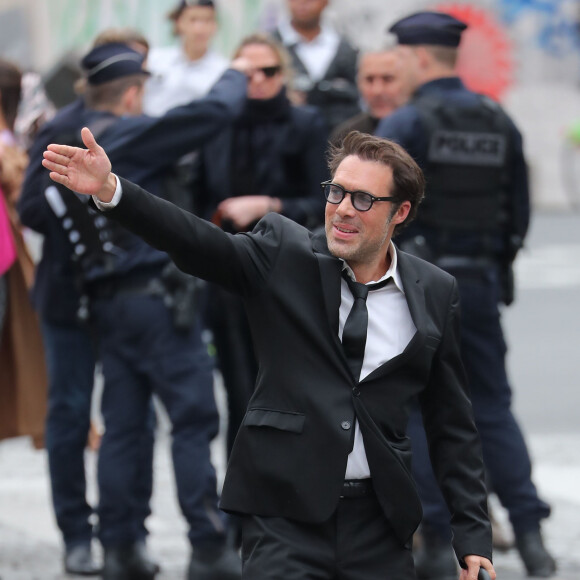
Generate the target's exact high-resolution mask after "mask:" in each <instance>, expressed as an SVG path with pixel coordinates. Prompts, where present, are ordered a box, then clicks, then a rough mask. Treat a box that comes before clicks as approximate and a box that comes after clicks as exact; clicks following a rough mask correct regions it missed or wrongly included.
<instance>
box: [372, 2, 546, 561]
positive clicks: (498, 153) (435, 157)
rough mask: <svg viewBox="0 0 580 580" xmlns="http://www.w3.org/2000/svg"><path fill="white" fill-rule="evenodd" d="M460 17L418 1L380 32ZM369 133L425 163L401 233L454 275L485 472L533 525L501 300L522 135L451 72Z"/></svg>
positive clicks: (429, 516)
mask: <svg viewBox="0 0 580 580" xmlns="http://www.w3.org/2000/svg"><path fill="white" fill-rule="evenodd" d="M465 28H466V26H465V24H463V23H462V22H460V21H458V20H456V19H454V18H452V17H451V16H448V15H446V14H440V13H432V12H423V13H418V14H414V15H412V16H409V17H407V18H405V19H403V20H401V21H399V22H397V23H396V24H394V25H393V26H392V28H391V29H390V31H391V32H393V33H394V34H395V35H397V37H398V40H399V43H400V44H407V45H437V46H448V47H457V46H458V44H459V40H460V37H461V33H462V31H463V30H464V29H465ZM376 134H377V135H378V136H381V137H386V138H389V139H393V140H394V141H396V142H398V143H400V144H401V145H403V146H404V147H405V148H406V149H407V151H409V153H410V154H411V155H412V156H413V157H414V158H415V159H416V160H417V162H418V163H419V165H420V166H421V168H422V169H423V171H424V173H425V177H426V181H427V191H426V195H425V200H424V202H423V205H422V206H421V207H420V208H419V212H418V215H417V218H416V220H415V221H414V222H413V223H412V224H411V225H410V226H409V228H408V229H407V230H405V231H404V232H403V234H402V235H401V237H400V239H399V243H400V246H401V247H402V248H403V249H406V250H408V251H411V252H413V253H415V254H417V255H420V256H421V257H424V258H425V259H427V260H429V261H432V262H434V263H436V264H438V265H439V266H440V267H442V268H443V269H445V270H447V271H448V272H450V273H451V274H453V275H454V276H455V277H456V278H457V281H458V284H459V292H460V297H461V303H462V320H461V324H462V328H461V332H462V345H461V347H462V354H463V360H464V363H465V366H466V370H467V373H468V377H469V383H470V387H471V393H472V403H473V409H474V414H475V419H476V424H477V427H478V430H479V433H480V436H481V440H482V446H483V454H484V460H485V465H486V469H487V471H488V475H489V480H490V482H491V486H492V488H493V490H494V491H495V492H496V493H497V495H498V497H499V499H500V501H501V502H502V504H503V505H504V507H505V508H506V509H507V510H508V513H509V517H510V521H511V523H512V525H513V528H514V531H515V533H516V538H523V537H524V536H526V535H527V534H528V533H530V532H531V533H532V534H538V535H539V523H540V520H542V519H543V518H546V517H547V516H548V515H549V514H550V508H549V506H548V505H547V504H546V503H545V502H543V501H542V500H541V499H540V498H539V497H538V494H537V492H536V488H535V486H534V484H533V482H532V481H531V477H530V473H531V464H530V458H529V455H528V451H527V448H526V444H525V442H524V439H523V437H522V433H521V431H520V428H519V426H518V424H517V422H516V420H515V418H514V416H513V414H512V411H511V408H510V405H511V395H512V393H511V388H510V385H509V382H508V378H507V374H506V367H505V355H506V344H505V340H504V336H503V331H502V326H501V320H500V309H499V304H500V303H501V302H504V303H507V304H509V303H510V302H511V300H512V298H513V296H512V287H511V263H512V261H513V259H514V257H515V254H516V252H517V250H518V249H519V247H521V245H522V243H523V240H524V237H525V235H526V232H527V229H528V223H529V215H530V202H529V191H528V179H527V170H526V163H525V160H524V156H523V151H522V138H521V135H520V133H519V131H518V130H517V128H516V127H515V125H514V124H513V122H512V121H511V120H510V118H509V117H508V116H507V115H506V113H505V112H504V111H503V110H502V109H501V107H500V106H499V105H497V104H496V103H494V102H492V101H491V100H489V99H487V98H486V97H483V96H481V95H478V94H475V93H473V92H471V91H469V90H468V89H467V88H466V87H465V86H464V85H463V83H462V82H461V80H460V79H459V78H458V77H455V76H451V77H444V78H437V79H435V80H432V81H430V82H427V83H425V84H423V85H422V86H420V87H419V88H418V89H417V91H416V92H415V93H414V95H413V97H412V99H411V101H410V102H409V104H407V105H406V106H405V107H402V108H401V109H399V110H397V111H395V112H394V113H393V114H392V115H390V116H388V117H386V118H384V119H383V120H382V121H381V122H380V124H379V126H378V128H377V131H376ZM409 431H410V434H411V437H412V440H413V444H414V471H415V478H416V481H417V484H418V487H419V490H420V492H421V496H422V502H423V509H424V520H423V521H424V524H423V527H424V530H425V531H426V532H427V531H430V532H433V534H434V535H436V536H438V537H439V538H445V540H444V541H447V538H450V531H449V513H448V511H447V508H446V507H445V504H444V502H443V498H442V496H441V494H440V492H439V490H438V489H437V486H436V484H435V480H434V478H433V474H432V471H431V467H430V463H429V457H428V452H427V449H426V443H425V437H424V433H423V428H422V424H421V421H420V418H419V417H418V415H415V416H414V418H413V419H412V421H411V424H410V426H409ZM520 552H522V550H521V549H520ZM522 555H523V554H522ZM524 561H525V562H526V558H525V557H524ZM552 564H553V561H552ZM526 565H528V562H526ZM547 567H548V568H550V565H548V566H547Z"/></svg>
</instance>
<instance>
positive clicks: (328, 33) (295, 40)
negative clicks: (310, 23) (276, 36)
mask: <svg viewBox="0 0 580 580" xmlns="http://www.w3.org/2000/svg"><path fill="white" fill-rule="evenodd" d="M278 32H279V33H280V37H281V38H282V43H283V44H284V45H286V46H292V45H296V44H307V45H313V44H318V45H323V46H327V45H329V44H332V43H333V42H335V40H336V38H337V37H338V32H336V30H334V28H331V27H330V26H328V25H326V24H324V23H321V24H320V33H319V34H318V35H317V36H316V37H315V38H313V39H312V40H310V41H308V40H306V39H305V38H304V37H303V36H302V35H300V34H299V33H298V32H296V30H295V29H294V28H293V27H292V24H291V23H290V20H288V19H284V20H282V21H281V22H280V24H279V25H278Z"/></svg>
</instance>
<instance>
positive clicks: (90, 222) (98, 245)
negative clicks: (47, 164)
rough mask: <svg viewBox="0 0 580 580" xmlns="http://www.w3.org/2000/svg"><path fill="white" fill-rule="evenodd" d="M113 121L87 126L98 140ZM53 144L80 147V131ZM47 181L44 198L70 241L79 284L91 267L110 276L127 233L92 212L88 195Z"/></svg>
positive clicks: (108, 120)
mask: <svg viewBox="0 0 580 580" xmlns="http://www.w3.org/2000/svg"><path fill="white" fill-rule="evenodd" d="M115 121H116V118H115V117H104V118H102V119H99V120H98V121H97V122H95V123H93V124H91V127H90V128H91V131H92V132H93V134H94V135H95V136H96V137H97V138H98V137H99V136H100V135H102V134H103V133H104V132H105V130H106V129H107V128H108V127H109V126H110V125H112V124H113V123H114V122H115ZM55 142H57V143H62V144H64V145H71V146H73V147H82V148H84V144H83V143H82V140H81V137H80V130H79V131H73V132H68V133H62V134H60V135H58V136H57V137H56V139H55ZM48 182H49V183H47V184H46V186H45V188H44V197H45V199H46V201H47V202H48V204H49V206H50V208H51V209H52V211H53V212H54V214H55V215H56V217H57V218H58V219H59V221H60V223H61V226H62V228H63V230H64V232H65V234H66V236H67V238H68V241H69V242H70V245H71V260H72V262H73V264H74V265H75V270H76V273H77V276H78V278H79V282H80V283H81V284H82V282H83V281H84V280H85V279H86V275H87V274H88V273H89V272H90V271H91V270H93V269H94V268H98V269H100V270H102V271H103V272H105V274H106V273H113V272H114V270H115V262H116V260H117V258H118V257H119V256H122V255H123V254H124V253H125V251H126V249H127V247H128V244H129V243H130V242H129V239H128V238H129V235H128V233H127V231H126V230H124V229H123V228H122V227H121V226H119V225H118V224H116V223H115V222H111V221H110V220H108V219H107V218H106V217H105V216H103V215H102V214H101V213H100V212H98V211H96V210H95V209H93V208H92V207H91V206H90V204H89V201H90V197H89V196H86V195H80V194H77V193H75V192H73V191H71V190H69V189H68V188H66V187H65V186H64V185H60V184H58V183H55V182H52V181H51V180H50V179H48Z"/></svg>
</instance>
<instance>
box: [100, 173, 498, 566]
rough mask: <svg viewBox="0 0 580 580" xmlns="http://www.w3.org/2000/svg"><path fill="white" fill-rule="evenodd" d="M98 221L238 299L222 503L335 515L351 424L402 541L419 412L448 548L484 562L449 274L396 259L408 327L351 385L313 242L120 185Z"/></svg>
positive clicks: (411, 526)
mask: <svg viewBox="0 0 580 580" xmlns="http://www.w3.org/2000/svg"><path fill="white" fill-rule="evenodd" d="M122 188H123V197H122V199H121V201H120V203H119V205H118V206H117V207H116V208H115V209H113V210H111V211H110V212H108V213H109V215H110V216H111V217H114V218H115V219H117V220H119V221H120V222H121V223H122V224H124V225H125V226H127V227H129V228H130V229H131V230H132V231H133V232H134V233H136V234H138V235H140V236H142V237H143V238H144V239H145V240H146V241H148V242H149V243H151V244H152V245H155V246H156V247H157V248H159V249H161V250H164V251H166V252H168V253H169V254H170V255H171V256H172V258H173V260H174V261H175V262H176V264H177V265H178V266H179V267H180V268H181V269H182V270H184V271H186V272H189V273H191V274H193V275H195V276H198V277H200V278H205V279H207V280H210V281H212V282H215V283H218V284H221V285H223V286H224V287H226V288H228V289H230V290H232V291H235V292H237V293H239V294H240V295H241V296H242V298H243V300H244V302H245V305H246V309H247V312H248V318H249V321H250V326H251V331H252V336H253V340H254V345H255V349H256V353H257V356H258V359H259V363H260V370H259V373H258V378H257V382H256V388H255V391H254V394H253V396H252V399H251V401H250V404H249V407H248V411H247V414H246V416H245V418H244V421H243V424H242V426H241V428H240V431H239V433H238V436H237V439H236V442H235V445H234V449H233V451H232V454H231V457H230V462H229V465H228V470H227V475H226V479H225V483H224V488H223V493H222V498H221V506H222V508H223V509H225V510H228V511H232V512H241V513H249V514H255V515H261V516H279V517H285V518H292V519H296V520H301V521H304V522H322V521H324V520H326V519H327V518H329V517H330V516H331V514H332V512H333V511H334V510H335V508H336V506H337V503H338V501H339V496H340V493H341V487H342V482H343V480H344V474H345V469H346V463H347V457H348V453H349V449H350V440H351V429H353V428H354V421H355V417H356V418H358V420H359V422H360V426H361V431H362V435H363V439H364V443H365V449H366V453H367V457H368V462H369V466H370V470H371V474H372V478H373V482H374V487H375V490H376V494H377V496H378V499H379V502H380V504H381V506H382V508H383V510H384V513H385V515H386V517H387V518H388V520H389V522H390V523H391V526H392V528H393V530H394V533H395V534H396V535H397V537H398V538H399V539H400V541H401V543H406V542H408V541H409V539H410V538H411V535H412V534H413V532H414V531H415V529H416V527H417V525H418V524H419V522H420V519H421V505H420V502H419V499H418V497H417V493H416V490H415V486H414V483H413V480H412V476H411V470H410V459H411V457H410V442H409V440H408V439H407V437H406V426H407V419H408V412H409V407H410V405H411V402H412V400H413V398H414V397H415V396H418V397H419V400H420V403H421V408H422V411H423V414H424V420H425V426H426V431H427V436H428V439H429V443H430V448H431V457H432V460H433V465H434V469H435V472H436V475H437V478H438V480H439V483H440V485H441V487H442V490H443V492H444V495H445V497H446V500H447V503H448V505H449V508H450V511H451V513H452V524H453V528H454V532H455V540H454V541H455V548H456V551H457V554H458V556H459V557H460V558H462V557H463V556H464V555H466V554H480V555H483V556H486V557H490V556H491V533H490V528H489V523H488V520H487V512H486V491H485V486H484V483H483V464H482V459H481V452H480V447H479V441H478V436H477V432H476V430H475V426H474V422H473V417H472V411H471V405H470V401H469V398H468V395H467V393H466V380H465V375H464V372H463V367H462V364H461V360H460V355H459V337H458V332H459V320H458V315H459V312H458V310H459V303H458V294H457V284H456V282H455V279H454V278H453V277H451V276H450V275H448V274H446V273H445V272H443V271H442V270H440V269H438V268H436V267H435V266H433V265H431V264H429V263H427V262H424V261H422V260H420V259H418V258H416V257H413V256H411V255H408V254H405V253H403V252H398V264H399V269H400V275H401V278H402V281H403V285H404V289H405V295H406V298H407V301H408V304H409V309H410V312H411V316H412V318H413V322H414V323H415V326H416V327H417V332H416V334H415V336H414V337H413V339H412V340H411V342H410V343H409V345H408V346H407V347H406V348H405V350H404V352H403V353H402V354H400V355H398V356H396V357H394V358H393V359H391V360H389V361H388V362H387V363H385V364H384V365H382V366H381V367H379V368H377V369H376V370H375V371H374V372H372V373H371V374H370V375H369V376H367V377H366V378H365V379H364V380H362V381H361V382H360V383H357V382H356V381H355V380H354V379H353V377H352V376H351V374H350V373H349V370H348V365H347V361H346V358H345V356H344V354H343V351H342V347H341V343H340V341H339V339H338V311H339V306H340V280H341V278H340V274H341V268H342V262H341V261H340V260H338V259H337V258H335V257H333V256H331V255H330V254H329V252H328V248H327V246H326V240H325V237H324V235H322V236H320V235H318V236H316V235H313V234H312V233H311V232H309V231H308V230H307V229H305V228H303V227H302V226H299V225H297V224H296V223H294V222H292V221H290V220H288V219H286V218H284V217H282V216H279V215H277V214H269V215H267V216H266V217H265V218H264V219H262V220H261V221H260V222H259V223H258V225H257V226H256V228H255V229H254V231H253V232H252V233H249V234H238V235H235V236H232V235H230V234H227V233H224V232H223V231H222V230H220V229H219V228H217V227H216V226H213V225H212V224H209V223H208V222H205V221H203V220H201V219H199V218H197V217H195V216H193V215H191V214H188V213H186V212H183V211H182V210H180V209H178V208H176V207H175V206H172V205H171V204H169V203H168V202H166V201H164V200H161V199H158V198H156V197H155V196H152V195H149V194H147V193H146V192H144V191H143V190H142V189H140V188H139V187H137V186H135V185H133V184H131V183H129V182H127V181H125V180H122Z"/></svg>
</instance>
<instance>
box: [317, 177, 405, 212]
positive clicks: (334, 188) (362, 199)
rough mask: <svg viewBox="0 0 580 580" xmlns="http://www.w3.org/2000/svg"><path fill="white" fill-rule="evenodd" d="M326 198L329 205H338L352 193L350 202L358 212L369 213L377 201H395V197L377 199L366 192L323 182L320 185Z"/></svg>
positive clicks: (330, 182)
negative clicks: (349, 189)
mask: <svg viewBox="0 0 580 580" xmlns="http://www.w3.org/2000/svg"><path fill="white" fill-rule="evenodd" d="M320 187H322V191H323V192H324V197H325V198H326V201H327V202H328V203H333V204H335V205H338V204H339V203H340V202H341V201H342V200H343V199H344V196H345V195H346V194H347V193H350V202H351V203H352V206H353V207H354V209H356V210H357V211H369V209H371V207H373V203H375V201H395V198H394V197H376V196H375V195H371V194H370V193H367V192H366V191H348V189H344V187H342V185H338V183H332V181H323V182H322V183H321V184H320Z"/></svg>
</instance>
